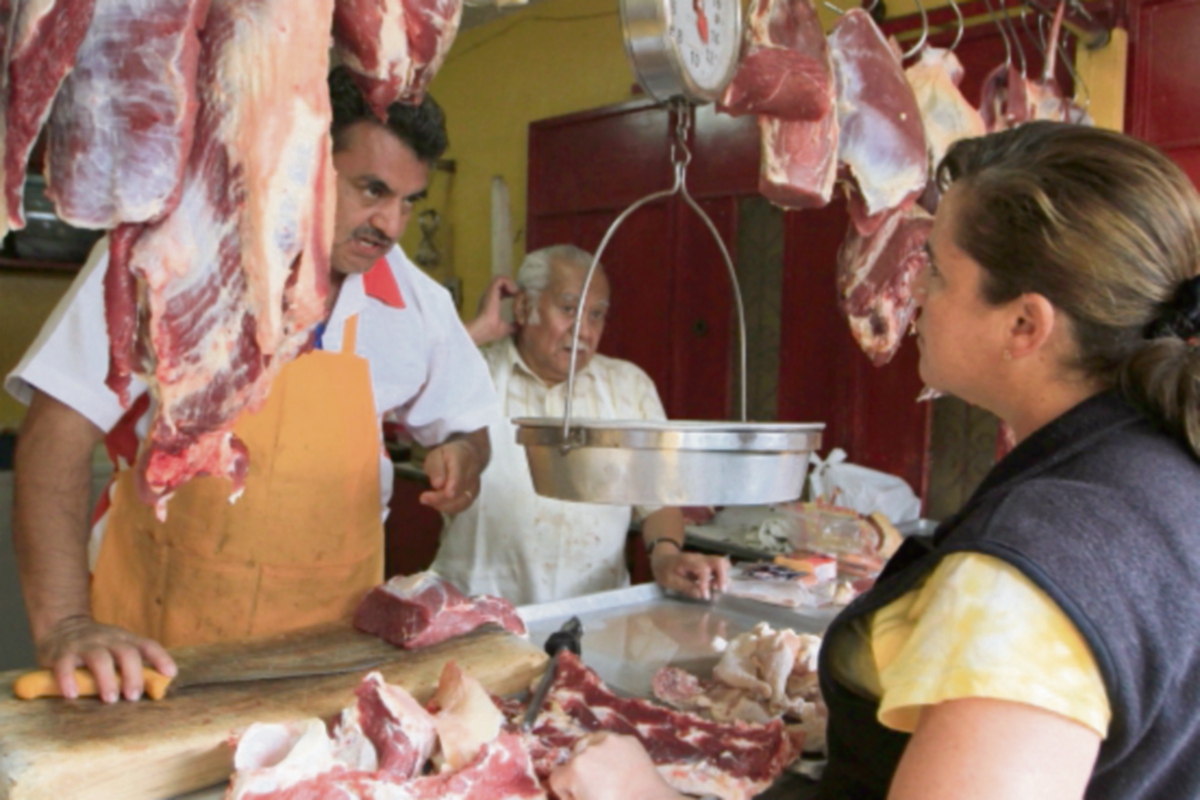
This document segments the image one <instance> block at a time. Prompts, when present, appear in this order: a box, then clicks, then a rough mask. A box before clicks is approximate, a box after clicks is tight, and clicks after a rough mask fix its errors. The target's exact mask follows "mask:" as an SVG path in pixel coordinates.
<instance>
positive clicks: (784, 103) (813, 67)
mask: <svg viewBox="0 0 1200 800" xmlns="http://www.w3.org/2000/svg"><path fill="white" fill-rule="evenodd" d="M833 101H834V81H833V65H832V64H831V63H830V60H829V47H828V45H827V44H826V42H825V35H824V33H823V32H822V30H821V22H820V20H819V19H818V18H817V12H816V9H814V8H813V6H812V3H811V2H809V0H755V3H754V7H753V9H752V10H751V12H750V24H749V25H747V26H746V34H745V39H744V41H743V44H742V53H741V58H740V60H739V61H738V68H737V74H735V75H734V77H733V80H732V81H731V82H730V83H729V86H728V87H726V89H725V93H724V95H723V96H722V97H721V102H720V105H719V106H718V109H719V110H720V111H723V112H725V113H726V114H730V115H734V116H737V115H739V114H766V115H769V116H772V117H775V118H776V119H786V120H809V121H812V120H819V119H821V118H823V117H825V116H826V115H828V114H829V113H830V112H831V111H832V109H833Z"/></svg>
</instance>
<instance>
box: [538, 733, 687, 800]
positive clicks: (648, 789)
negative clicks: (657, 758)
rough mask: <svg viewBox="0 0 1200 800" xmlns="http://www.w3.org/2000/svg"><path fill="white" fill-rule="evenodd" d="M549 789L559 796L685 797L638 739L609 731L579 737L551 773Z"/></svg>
mask: <svg viewBox="0 0 1200 800" xmlns="http://www.w3.org/2000/svg"><path fill="white" fill-rule="evenodd" d="M550 789H551V790H553V792H554V793H555V794H556V795H558V796H559V797H560V798H561V800H634V799H635V798H636V800H684V798H683V795H681V794H679V793H678V792H676V791H675V790H674V789H672V788H671V787H670V786H668V785H667V783H666V781H664V780H663V779H662V778H661V777H660V776H659V774H658V770H656V769H655V768H654V762H653V761H651V760H650V756H649V755H647V754H646V748H644V747H642V743H641V742H639V741H638V740H637V739H635V738H633V737H632V736H621V735H619V734H615V733H608V732H602V733H593V734H591V735H590V736H588V737H587V738H585V739H581V740H580V742H579V744H577V745H576V746H575V755H574V756H572V758H571V760H570V761H568V762H567V763H565V764H563V765H562V766H560V767H556V768H555V770H554V771H553V772H551V773H550Z"/></svg>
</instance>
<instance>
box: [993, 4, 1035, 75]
mask: <svg viewBox="0 0 1200 800" xmlns="http://www.w3.org/2000/svg"><path fill="white" fill-rule="evenodd" d="M1000 8H1001V9H1003V11H1004V13H1003V14H1001V15H1000V18H1001V19H1002V20H1003V21H1004V24H1005V25H1007V26H1008V32H1009V33H1010V34H1012V39H1013V44H1014V45H1016V47H1017V57H1018V58H1019V59H1020V60H1021V77H1025V76H1026V75H1028V74H1029V73H1028V66H1029V65H1028V64H1027V63H1026V61H1025V45H1023V44H1021V37H1020V36H1018V35H1017V26H1016V25H1014V24H1013V21H1012V15H1011V14H1009V13H1008V0H1000Z"/></svg>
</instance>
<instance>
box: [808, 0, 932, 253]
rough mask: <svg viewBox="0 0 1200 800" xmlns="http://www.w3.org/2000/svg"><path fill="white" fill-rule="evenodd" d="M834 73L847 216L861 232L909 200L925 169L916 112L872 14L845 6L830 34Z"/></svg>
mask: <svg viewBox="0 0 1200 800" xmlns="http://www.w3.org/2000/svg"><path fill="white" fill-rule="evenodd" d="M829 45H830V51H831V53H832V55H833V68H834V74H835V75H836V76H837V97H838V102H837V114H838V125H839V127H840V129H841V130H840V134H839V140H838V161H840V162H841V163H842V164H844V165H845V166H846V169H847V171H848V173H849V176H850V177H851V178H852V179H853V182H854V185H855V186H856V187H857V190H858V193H859V196H860V197H861V200H862V204H861V211H858V210H856V207H855V203H854V197H853V196H852V197H851V201H852V202H851V204H850V212H851V218H852V219H854V221H855V224H856V225H857V226H858V228H859V230H860V231H861V232H863V233H869V232H870V230H871V229H872V228H873V227H875V226H876V225H878V224H879V222H880V217H879V215H881V214H882V213H883V212H886V211H888V210H890V209H897V208H904V207H906V206H909V205H911V204H912V203H914V202H915V201H916V199H917V197H918V196H920V194H921V191H922V190H923V189H924V188H925V181H926V178H927V175H928V172H929V167H928V155H927V154H926V147H925V131H924V129H923V128H922V126H921V111H920V108H919V107H918V106H917V99H916V97H915V96H914V95H913V90H912V88H911V87H910V86H909V85H908V81H907V80H905V78H904V69H903V67H902V66H901V63H900V58H899V57H898V56H897V55H896V52H895V51H894V50H893V49H892V47H891V46H890V45H889V44H888V42H887V40H885V39H884V37H883V34H882V33H881V32H880V30H879V28H878V26H876V25H875V22H874V21H873V20H872V19H871V16H870V15H869V14H868V13H867V12H866V11H863V10H862V9H861V8H854V9H851V10H850V11H847V12H846V13H845V14H844V15H843V16H842V17H841V18H840V19H839V20H838V21H837V23H836V24H835V25H834V26H833V30H832V31H830V33H829Z"/></svg>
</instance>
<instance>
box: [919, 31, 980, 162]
mask: <svg viewBox="0 0 1200 800" xmlns="http://www.w3.org/2000/svg"><path fill="white" fill-rule="evenodd" d="M904 77H905V79H907V80H908V85H909V86H911V87H912V90H913V94H914V95H915V96H916V98H917V105H918V107H919V108H920V110H921V121H922V123H923V125H924V128H925V142H926V145H927V146H928V148H929V163H930V166H931V167H936V166H937V165H938V164H939V163H940V162H941V160H942V157H943V156H945V155H946V151H948V150H949V149H950V145H952V144H954V143H955V142H957V141H958V140H959V139H967V138H971V137H974V136H983V135H984V134H985V133H987V126H985V125H984V123H983V117H981V116H980V115H979V111H978V110H976V108H975V106H973V105H971V103H970V102H969V101H968V100H967V98H965V97H963V93H962V92H961V91H959V88H958V86H959V84H960V83H962V79H963V67H962V63H961V62H959V60H958V57H957V56H955V55H954V53H953V51H950V50H946V49H943V48H940V47H925V48H922V50H921V55H920V57H919V58H918V59H917V61H916V63H914V64H913V65H912V66H910V67H909V68H908V69H906V70H905V71H904Z"/></svg>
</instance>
